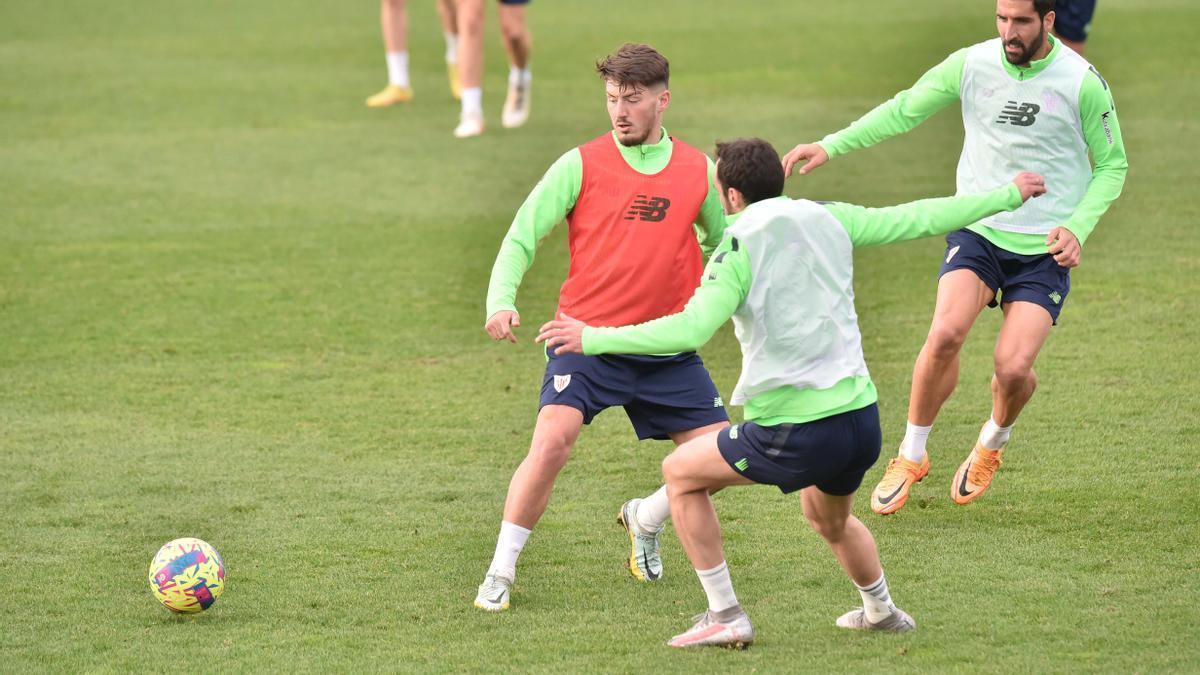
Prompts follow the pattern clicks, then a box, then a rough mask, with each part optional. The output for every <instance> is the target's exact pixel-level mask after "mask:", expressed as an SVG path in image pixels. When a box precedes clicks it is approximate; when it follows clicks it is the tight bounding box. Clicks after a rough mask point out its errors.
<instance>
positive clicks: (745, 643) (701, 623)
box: [667, 610, 754, 649]
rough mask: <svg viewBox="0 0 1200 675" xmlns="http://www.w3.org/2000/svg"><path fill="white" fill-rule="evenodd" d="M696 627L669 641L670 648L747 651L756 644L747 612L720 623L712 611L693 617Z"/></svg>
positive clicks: (739, 613)
mask: <svg viewBox="0 0 1200 675" xmlns="http://www.w3.org/2000/svg"><path fill="white" fill-rule="evenodd" d="M692 620H693V621H695V622H696V625H694V626H692V627H691V628H689V629H688V630H687V631H685V632H683V633H680V634H679V635H676V636H675V637H673V638H671V639H670V640H668V641H667V646H668V647H681V648H682V647H704V646H713V647H727V648H730V649H745V648H746V647H749V646H750V645H751V644H753V643H754V626H753V625H751V624H750V617H749V616H746V613H745V612H738V614H737V616H735V617H734V618H732V619H728V620H726V621H720V620H718V619H717V617H716V615H715V614H714V613H713V611H712V610H709V611H707V612H705V613H703V614H697V615H696V616H694V617H692Z"/></svg>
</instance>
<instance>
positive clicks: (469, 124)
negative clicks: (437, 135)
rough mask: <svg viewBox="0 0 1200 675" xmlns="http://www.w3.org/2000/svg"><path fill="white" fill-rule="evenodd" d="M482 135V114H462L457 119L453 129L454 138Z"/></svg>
mask: <svg viewBox="0 0 1200 675" xmlns="http://www.w3.org/2000/svg"><path fill="white" fill-rule="evenodd" d="M482 133H483V114H482V113H463V114H462V115H461V116H460V117H459V119H458V126H457V127H454V137H455V138H470V137H472V136H478V135H480V134H482Z"/></svg>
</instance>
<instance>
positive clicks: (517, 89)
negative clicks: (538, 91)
mask: <svg viewBox="0 0 1200 675" xmlns="http://www.w3.org/2000/svg"><path fill="white" fill-rule="evenodd" d="M529 107H530V101H529V82H525V83H523V84H513V83H511V82H510V83H509V85H508V97H507V98H505V99H504V113H503V114H502V115H501V116H500V121H501V123H503V124H504V128H505V129H516V128H517V127H519V126H521V125H523V124H525V122H527V121H528V120H529Z"/></svg>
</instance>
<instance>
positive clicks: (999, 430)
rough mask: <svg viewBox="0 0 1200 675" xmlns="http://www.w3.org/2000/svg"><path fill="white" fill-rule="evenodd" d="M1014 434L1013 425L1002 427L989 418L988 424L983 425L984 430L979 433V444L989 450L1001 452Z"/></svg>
mask: <svg viewBox="0 0 1200 675" xmlns="http://www.w3.org/2000/svg"><path fill="white" fill-rule="evenodd" d="M1011 433H1012V425H1011V424H1010V425H1008V426H1006V427H1002V426H1000V425H999V424H996V420H994V419H992V418H991V417H989V418H988V421H987V424H984V425H983V430H981V431H980V432H979V444H980V445H982V446H983V447H985V448H987V449H988V450H999V449H1000V448H1003V447H1004V444H1005V443H1007V442H1008V436H1009V434H1011Z"/></svg>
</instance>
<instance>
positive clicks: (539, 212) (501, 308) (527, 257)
mask: <svg viewBox="0 0 1200 675" xmlns="http://www.w3.org/2000/svg"><path fill="white" fill-rule="evenodd" d="M582 184H583V159H582V157H581V156H580V154H579V150H578V149H573V150H571V151H569V152H567V153H566V154H564V155H563V156H562V157H559V158H558V161H556V162H555V163H554V164H552V165H551V166H550V169H549V170H547V171H546V175H545V176H543V177H542V180H541V181H539V182H538V184H537V185H536V186H534V188H533V191H532V192H530V193H529V196H528V197H527V198H526V199H525V203H524V204H522V205H521V208H520V209H518V210H517V215H516V217H514V218H513V222H512V225H511V226H509V228H508V233H507V234H505V235H504V241H503V242H501V243H500V252H499V253H498V254H497V255H496V262H495V264H493V265H492V276H491V279H490V281H489V282H488V294H487V321H486V322H485V323H484V326H483V329H484V330H485V331H486V332H487V334H488V335H489V336H490V337H491V338H492V339H493V340H508V341H509V342H516V341H517V338H516V335H515V334H514V333H513V330H512V329H513V328H516V327H518V326H520V325H521V317H520V315H519V314H518V313H517V307H516V299H517V288H518V287H519V286H520V285H521V280H522V279H523V278H524V277H525V273H526V272H527V271H529V268H530V266H531V265H533V257H534V254H535V253H536V252H537V247H538V245H539V244H541V242H542V240H543V239H545V238H546V236H547V235H549V234H550V232H551V231H552V230H553V229H554V227H555V226H556V225H558V224H559V223H560V222H562V221H563V219H564V218H566V217H567V214H569V213H570V212H571V209H573V208H575V200H576V199H578V198H579V189H580V186H581V185H582Z"/></svg>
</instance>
